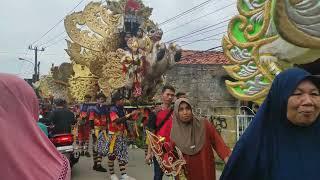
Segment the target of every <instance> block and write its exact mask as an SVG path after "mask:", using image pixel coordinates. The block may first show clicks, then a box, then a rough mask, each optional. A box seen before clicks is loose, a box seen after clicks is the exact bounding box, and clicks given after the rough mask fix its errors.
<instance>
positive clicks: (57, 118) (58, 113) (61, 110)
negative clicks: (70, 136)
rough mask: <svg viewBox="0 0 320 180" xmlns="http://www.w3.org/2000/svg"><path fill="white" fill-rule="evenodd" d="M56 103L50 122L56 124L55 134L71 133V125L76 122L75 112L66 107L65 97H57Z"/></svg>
mask: <svg viewBox="0 0 320 180" xmlns="http://www.w3.org/2000/svg"><path fill="white" fill-rule="evenodd" d="M55 105H56V108H55V110H53V111H52V112H51V113H50V115H49V122H51V123H52V124H53V125H54V128H53V134H64V133H71V131H72V127H71V126H72V124H75V123H76V119H75V117H74V114H73V113H72V112H71V111H70V110H69V109H68V108H67V107H66V101H65V100H63V99H56V101H55Z"/></svg>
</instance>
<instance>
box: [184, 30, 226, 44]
mask: <svg viewBox="0 0 320 180" xmlns="http://www.w3.org/2000/svg"><path fill="white" fill-rule="evenodd" d="M226 32H227V31H224V32H220V33H217V34H214V35H211V36H207V37H205V38H202V39H198V40H195V41H193V42H190V43H186V44H183V45H181V46H187V45H190V44H194V43H196V42H199V41H203V40H206V39H208V38H212V37H215V36H218V35H221V34H224V33H226Z"/></svg>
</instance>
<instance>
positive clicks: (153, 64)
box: [38, 0, 181, 102]
mask: <svg viewBox="0 0 320 180" xmlns="http://www.w3.org/2000/svg"><path fill="white" fill-rule="evenodd" d="M151 13H152V8H149V7H146V6H145V5H144V4H143V3H142V1H141V0H119V1H107V2H106V3H101V2H90V3H89V4H87V5H86V6H85V8H84V9H83V10H82V11H79V12H74V13H72V14H70V15H67V16H66V18H65V20H64V24H65V29H66V32H67V34H68V36H69V38H70V40H67V45H68V48H67V49H66V52H67V54H68V55H69V56H70V61H71V63H69V66H68V67H70V66H71V68H68V71H67V72H65V70H66V69H67V68H66V67H65V65H64V67H61V66H60V67H55V68H53V69H52V73H51V74H50V75H49V76H46V77H43V78H42V79H41V80H40V82H39V83H38V88H39V89H40V90H41V92H42V94H43V95H44V96H54V97H68V99H69V100H72V101H75V102H81V101H82V100H83V98H84V96H85V95H86V94H89V95H91V96H93V97H94V96H95V95H96V94H97V93H99V92H103V93H104V94H105V95H106V96H107V97H108V96H109V97H110V96H111V94H113V93H114V92H116V91H118V92H121V93H122V94H123V95H124V96H125V97H126V99H128V100H129V101H132V100H133V101H140V102H146V101H149V100H150V99H152V97H153V96H154V95H155V93H156V90H157V87H159V85H160V84H161V82H162V75H163V74H164V73H165V71H166V70H167V69H168V68H170V67H171V66H172V65H174V64H175V62H177V61H179V60H180V56H181V50H180V48H179V46H177V45H175V44H165V43H162V42H161V38H162V35H163V32H162V30H161V29H160V28H159V27H158V25H157V24H156V23H155V22H153V21H152V20H151V19H150V16H151ZM54 72H55V73H56V74H57V75H56V76H54V75H53V74H54Z"/></svg>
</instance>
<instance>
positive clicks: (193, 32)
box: [166, 18, 230, 43]
mask: <svg viewBox="0 0 320 180" xmlns="http://www.w3.org/2000/svg"><path fill="white" fill-rule="evenodd" d="M229 20H230V18H228V19H226V20H223V21H220V22H218V23H215V24H213V25H210V26H207V25H206V26H203V27H202V28H200V29H196V30H194V31H191V32H190V33H187V34H185V35H182V36H180V37H177V38H174V39H171V40H169V41H167V42H166V43H170V42H175V41H177V40H178V39H182V38H184V37H187V36H189V35H192V34H195V33H198V32H201V31H204V30H207V29H210V28H212V27H215V26H217V25H219V24H221V23H224V22H227V21H229Z"/></svg>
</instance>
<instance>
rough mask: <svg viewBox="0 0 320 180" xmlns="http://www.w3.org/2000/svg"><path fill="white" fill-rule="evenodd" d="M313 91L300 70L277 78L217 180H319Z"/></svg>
mask: <svg viewBox="0 0 320 180" xmlns="http://www.w3.org/2000/svg"><path fill="white" fill-rule="evenodd" d="M319 86H320V81H319V79H317V78H316V77H315V76H311V75H310V74H309V73H308V72H306V71H304V70H302V69H298V68H292V69H289V70H286V71H284V72H282V73H280V74H279V75H278V76H277V77H276V78H275V79H274V81H273V83H272V86H271V89H270V91H269V94H268V96H267V98H266V99H265V101H264V103H263V104H262V106H261V107H260V108H259V110H258V112H257V114H256V116H255V118H254V119H253V121H252V122H251V124H250V125H249V127H248V128H247V130H246V131H245V133H244V134H243V135H242V136H241V138H240V140H239V141H238V142H237V144H236V146H235V148H234V150H233V153H232V155H231V157H230V159H229V161H228V164H227V165H226V167H225V169H224V171H223V173H222V175H221V178H220V179H221V180H239V179H240V180H242V179H243V180H257V179H259V180H301V179H304V180H314V179H319V177H320V175H319V162H320V154H319V152H320V141H319V137H320V121H319V113H320V93H319Z"/></svg>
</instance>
